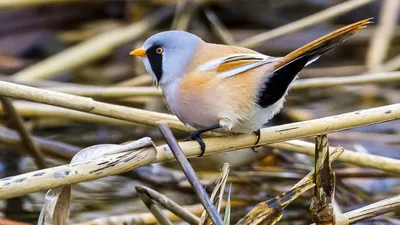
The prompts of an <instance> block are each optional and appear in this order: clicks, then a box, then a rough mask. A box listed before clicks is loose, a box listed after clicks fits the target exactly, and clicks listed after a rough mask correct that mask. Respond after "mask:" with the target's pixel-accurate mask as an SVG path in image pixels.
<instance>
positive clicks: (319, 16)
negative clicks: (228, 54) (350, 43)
mask: <svg viewBox="0 0 400 225" xmlns="http://www.w3.org/2000/svg"><path fill="white" fill-rule="evenodd" d="M372 1H373V0H350V1H346V2H343V3H341V4H338V5H335V6H332V7H330V8H328V9H325V10H322V11H321V12H318V13H315V14H313V15H311V16H307V17H305V18H303V19H300V20H297V21H294V22H292V23H289V24H286V25H283V26H280V27H278V28H275V29H273V30H270V31H267V32H265V33H261V34H258V35H256V36H253V37H250V38H248V39H245V40H242V41H240V42H239V43H238V44H239V45H240V46H243V47H247V48H254V47H257V46H258V45H260V44H261V43H263V42H265V41H267V40H269V39H272V38H276V37H279V36H282V35H285V34H288V33H292V32H295V31H298V30H300V29H303V28H305V27H309V26H312V25H314V24H317V23H320V22H323V21H326V20H329V19H331V18H334V17H336V16H339V15H342V14H344V13H347V12H349V11H351V10H354V9H357V8H359V7H361V6H363V5H366V4H368V3H370V2H372ZM389 1H390V0H389Z"/></svg>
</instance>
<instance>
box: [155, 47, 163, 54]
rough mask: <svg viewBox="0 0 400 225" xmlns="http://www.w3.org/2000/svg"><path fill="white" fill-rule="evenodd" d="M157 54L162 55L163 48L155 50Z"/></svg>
mask: <svg viewBox="0 0 400 225" xmlns="http://www.w3.org/2000/svg"><path fill="white" fill-rule="evenodd" d="M156 52H157V54H162V53H163V52H164V49H163V48H157V49H156Z"/></svg>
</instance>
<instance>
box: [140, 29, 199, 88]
mask: <svg viewBox="0 0 400 225" xmlns="http://www.w3.org/2000/svg"><path fill="white" fill-rule="evenodd" d="M200 42H201V39H200V38H199V37H197V36H196V35H194V34H191V33H188V32H185V31H179V30H172V31H165V32H161V33H158V34H155V35H153V36H151V37H149V38H148V39H147V40H146V41H145V42H144V44H143V47H142V48H143V50H145V51H146V54H145V57H144V59H143V63H144V65H145V67H146V70H147V72H148V73H149V74H150V75H151V76H152V77H153V80H154V82H155V84H156V85H157V86H158V85H159V84H160V85H161V86H162V85H165V84H168V83H171V82H173V81H176V80H178V79H179V78H180V77H182V76H183V75H184V72H185V68H186V66H187V64H188V62H189V60H190V58H191V57H192V56H193V54H194V53H195V51H196V49H197V47H198V46H199V44H200Z"/></svg>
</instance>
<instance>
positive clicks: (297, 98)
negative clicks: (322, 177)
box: [0, 0, 400, 224]
mask: <svg viewBox="0 0 400 225" xmlns="http://www.w3.org/2000/svg"><path fill="white" fill-rule="evenodd" d="M340 4H349V6H348V8H338V9H336V8H335V7H338V5H340ZM351 4H353V5H351ZM399 5H400V4H399V3H398V0H386V1H380V0H376V1H360V0H358V1H354V0H351V1H350V0H349V1H343V0H279V1H276V0H197V1H195V0H193V1H190V0H188V1H185V0H52V1H44V0H25V1H23V0H9V1H7V0H0V21H1V22H0V74H1V75H0V79H1V80H5V81H10V82H15V83H20V84H25V85H29V86H34V87H43V88H54V89H57V88H61V89H64V90H68V91H67V92H68V93H72V94H78V95H86V96H89V97H92V98H94V99H95V100H98V101H103V102H107V103H112V104H119V105H124V106H130V107H135V108H143V109H146V110H151V111H157V112H165V113H168V110H167V108H166V105H165V102H164V99H163V98H162V97H160V96H146V95H140V96H137V95H132V96H129V95H126V94H124V95H119V94H118V93H117V94H114V95H101V93H100V92H101V90H102V87H104V86H119V87H133V86H152V85H153V83H152V80H151V77H150V76H148V75H147V74H146V73H145V70H144V67H143V64H142V62H141V60H140V59H136V58H132V57H130V56H129V52H130V51H131V50H132V49H134V48H136V47H138V46H141V44H142V43H143V41H144V40H145V39H146V38H147V37H149V36H150V35H152V34H154V33H157V32H160V31H165V30H169V29H181V30H187V31H190V32H192V33H194V34H197V35H199V36H200V37H201V38H203V39H204V40H206V41H208V42H214V43H222V44H230V45H242V46H246V47H249V48H252V49H255V50H257V51H259V52H261V53H264V54H267V55H271V56H283V55H285V54H287V53H289V52H290V51H293V50H295V49H296V48H298V47H301V46H302V45H304V44H306V43H308V42H310V41H312V40H314V39H316V38H318V37H320V36H322V35H324V34H327V33H329V32H330V31H333V30H334V29H337V28H339V27H341V26H345V25H347V24H350V23H353V22H356V21H358V20H362V19H366V18H370V17H374V24H371V25H370V26H368V27H367V28H365V29H362V30H360V31H359V32H358V33H357V34H356V35H354V36H353V37H351V38H350V39H349V40H348V41H346V42H345V43H343V44H341V45H339V46H337V47H335V48H334V49H332V50H331V51H329V52H328V53H326V54H324V55H323V56H322V57H321V58H320V59H319V60H318V61H317V62H315V63H313V64H312V65H310V66H309V67H307V68H306V69H304V70H303V71H302V72H301V73H300V75H299V77H300V79H319V78H325V77H334V78H336V79H337V80H338V81H340V80H341V79H344V80H346V79H349V78H351V77H352V76H356V75H360V74H371V75H374V74H382V75H381V76H382V78H384V77H385V73H390V74H396V71H399V70H400V58H399V57H400V27H399V21H400V16H398V15H399V12H400V6H399ZM332 7H333V8H332ZM334 8H335V10H337V11H335V12H334V13H333V12H332V11H329V10H330V9H334ZM316 13H318V15H319V16H318V17H317V18H313V19H312V20H313V21H314V22H312V23H307V22H305V23H302V24H300V23H299V24H297V25H296V26H294V27H292V28H288V29H286V30H285V29H283V30H278V31H277V32H275V31H276V30H275V29H279V28H282V26H284V25H287V24H290V23H292V22H295V21H297V20H301V19H303V18H305V17H307V16H310V15H313V14H316ZM269 31H270V32H269ZM265 32H267V33H265ZM259 34H264V36H258V35H259ZM93 43H94V44H93ZM90 44H91V47H86V48H85V47H84V46H85V45H88V46H89V45H90ZM76 46H81V47H82V46H83V48H82V49H83V50H82V51H80V52H76V53H73V54H69V55H66V57H64V58H61V60H54V61H46V60H48V59H51V58H52V57H54V56H57V54H59V53H65V51H69V50H70V48H75V47H76ZM399 77H400V74H398V73H397V80H391V81H388V82H385V81H380V80H379V78H378V79H375V81H371V82H368V81H367V82H364V83H362V84H353V85H345V84H339V85H334V86H330V87H325V86H324V85H323V84H324V80H317V81H318V82H319V84H320V85H318V84H317V85H314V86H306V87H303V88H296V89H294V90H292V91H291V92H290V94H289V96H288V98H287V102H286V104H285V107H284V109H283V110H282V112H281V113H280V114H279V115H277V116H276V117H275V118H274V119H273V120H272V121H270V122H269V124H268V126H273V125H279V124H285V123H290V122H297V121H305V120H310V119H315V118H320V117H325V116H331V115H336V114H340V113H345V112H351V111H356V110H361V109H367V108H372V107H378V106H383V105H389V104H394V103H399V101H400V78H399ZM318 82H317V83H318ZM68 88H69V89H68ZM85 90H89V92H87V93H86V94H85V93H83V94H82V93H81V92H80V91H85ZM99 93H100V94H99ZM2 103H3V106H2V108H0V116H1V127H0V148H1V151H0V176H1V177H8V176H13V175H17V174H21V173H25V172H29V171H34V170H37V169H38V165H37V162H35V161H34V160H33V157H32V156H31V155H30V154H28V153H27V150H26V148H27V147H26V146H25V145H24V143H23V142H22V141H21V139H20V138H19V136H18V132H17V131H16V128H15V126H13V124H12V123H10V116H11V114H7V110H5V107H4V104H5V103H4V101H2ZM12 104H13V106H14V108H15V109H16V110H17V112H18V114H19V115H20V116H21V117H22V118H23V124H24V126H25V127H26V129H27V130H28V131H29V133H31V134H32V136H33V137H35V142H36V143H37V145H40V148H41V150H43V152H44V155H45V164H46V166H48V167H50V166H56V165H62V164H66V163H68V162H69V160H70V159H71V157H72V156H73V154H75V153H76V152H77V151H79V150H80V149H82V148H85V147H88V146H91V145H95V144H104V143H123V142H126V141H131V140H135V139H139V138H141V137H144V136H149V137H151V138H152V139H153V141H154V142H155V143H156V144H163V143H164V141H163V138H162V136H161V134H160V133H159V131H158V129H157V128H155V127H144V126H137V125H135V124H131V123H127V122H121V121H117V120H113V119H107V118H105V117H99V116H92V115H89V114H83V113H79V112H75V111H71V110H66V109H62V108H59V107H51V106H46V105H42V104H39V103H32V102H27V101H21V100H13V101H12ZM175 134H176V135H177V137H179V138H183V137H185V136H186V135H187V133H184V132H176V133H175ZM328 137H329V141H330V145H331V146H338V145H341V146H343V147H345V148H346V149H350V150H353V151H357V152H363V153H371V154H376V155H381V156H386V157H391V158H397V159H399V158H400V123H399V122H398V121H393V122H388V123H382V124H377V125H372V126H367V127H362V128H355V129H351V130H348V131H342V132H336V133H332V134H330V135H329V136H328ZM305 140H308V141H311V142H314V139H313V138H309V139H305ZM225 162H227V163H229V164H230V165H231V173H230V176H229V180H228V182H232V195H231V199H232V201H236V202H237V206H235V205H233V206H232V207H233V208H232V217H231V223H236V222H237V221H238V220H239V219H240V218H242V217H243V216H244V215H245V214H246V213H247V212H248V211H249V210H250V209H251V208H252V207H253V206H254V205H255V204H257V203H258V202H261V201H265V200H268V199H270V198H272V197H274V196H276V195H279V194H280V193H281V192H283V191H286V190H288V189H289V188H290V187H291V186H292V185H293V184H295V183H296V182H297V181H298V180H299V179H301V178H302V177H304V175H305V174H307V173H308V172H309V171H310V170H311V169H312V168H313V166H314V157H310V156H306V155H302V154H297V153H293V152H287V151H284V149H272V148H267V147H263V148H257V153H254V152H253V151H251V150H249V149H245V150H240V151H235V152H230V153H221V154H216V155H211V156H204V157H202V158H193V159H191V163H192V165H193V166H194V168H195V170H196V172H197V173H198V176H199V178H201V180H202V182H203V183H204V185H207V189H208V190H212V188H213V185H214V183H215V180H216V178H217V177H218V175H219V173H220V168H221V167H222V166H223V164H224V163H225ZM334 168H335V172H336V182H337V186H336V195H335V200H336V203H337V205H338V206H339V208H340V209H341V210H342V211H343V212H347V211H350V210H352V209H356V208H359V207H361V206H364V205H367V204H370V203H373V202H376V201H378V200H381V199H384V198H388V197H390V196H393V195H397V194H399V193H400V179H399V178H398V175H394V174H390V173H387V172H383V171H380V170H375V169H370V168H361V167H358V166H355V165H351V164H346V163H340V162H336V163H334ZM137 184H141V185H145V186H148V187H151V188H153V189H155V190H158V191H160V192H161V193H163V194H165V195H166V196H168V197H170V198H171V199H173V200H175V201H176V202H178V203H179V204H180V205H182V206H189V205H194V204H198V203H199V202H198V200H197V198H196V196H195V195H194V192H193V190H192V189H191V187H190V185H189V184H188V182H187V181H186V178H185V177H184V175H183V173H182V172H181V170H180V168H179V167H178V166H177V165H176V164H175V163H174V162H169V163H161V164H154V165H151V166H145V167H141V168H139V169H136V170H134V171H130V172H128V173H126V174H123V175H120V176H111V177H106V178H102V179H99V180H95V181H90V182H84V183H80V184H78V185H74V186H73V188H72V189H73V191H72V203H71V216H70V218H71V221H72V222H85V221H90V220H93V219H97V218H107V217H110V216H119V215H124V214H129V213H135V214H137V215H141V214H142V213H143V215H147V214H146V213H147V212H148V210H147V209H146V208H145V206H144V204H143V203H142V202H141V200H140V198H138V196H137V193H136V192H135V189H134V186H135V185H137ZM44 195H45V192H39V193H34V194H29V195H26V196H23V197H19V198H13V199H8V200H2V201H0V212H1V214H2V219H1V220H3V219H4V221H3V223H1V224H6V222H5V221H6V219H7V221H8V222H10V221H14V222H15V224H19V223H20V222H21V223H22V222H25V223H32V224H36V222H37V218H38V216H39V213H40V210H41V207H42V205H43V201H44ZM311 197H312V193H311V192H307V193H305V194H303V195H302V196H301V197H300V198H298V199H297V200H295V202H294V203H292V204H291V205H290V206H289V207H288V208H287V209H286V210H285V215H284V216H283V218H282V220H281V221H280V222H279V223H285V224H295V223H296V224H310V223H312V221H311V216H310V213H309V206H310V199H311ZM197 214H198V212H197ZM398 219H400V212H399V210H397V212H393V213H390V214H386V215H384V216H379V217H375V218H374V219H372V220H370V221H367V222H363V223H368V224H370V223H374V224H375V223H376V224H400V220H398ZM16 221H19V222H16ZM138 221H139V220H138ZM138 221H136V222H135V221H134V222H132V224H134V223H139V222H138ZM140 222H141V223H142V224H152V223H155V221H154V220H153V221H151V220H146V219H143V220H141V221H140ZM115 224H118V223H115ZM121 224H122V223H121Z"/></svg>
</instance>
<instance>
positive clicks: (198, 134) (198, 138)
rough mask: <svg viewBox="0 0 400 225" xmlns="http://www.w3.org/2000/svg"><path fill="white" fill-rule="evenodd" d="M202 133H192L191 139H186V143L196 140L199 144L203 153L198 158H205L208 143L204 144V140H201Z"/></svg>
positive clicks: (197, 131) (196, 131)
mask: <svg viewBox="0 0 400 225" xmlns="http://www.w3.org/2000/svg"><path fill="white" fill-rule="evenodd" d="M201 133H202V132H201V131H199V130H195V131H193V132H192V133H190V135H189V137H187V138H185V141H193V140H196V141H197V143H199V145H200V150H201V153H200V155H199V156H198V157H201V156H203V155H204V153H205V152H206V143H204V141H203V139H201V137H200V134H201Z"/></svg>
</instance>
